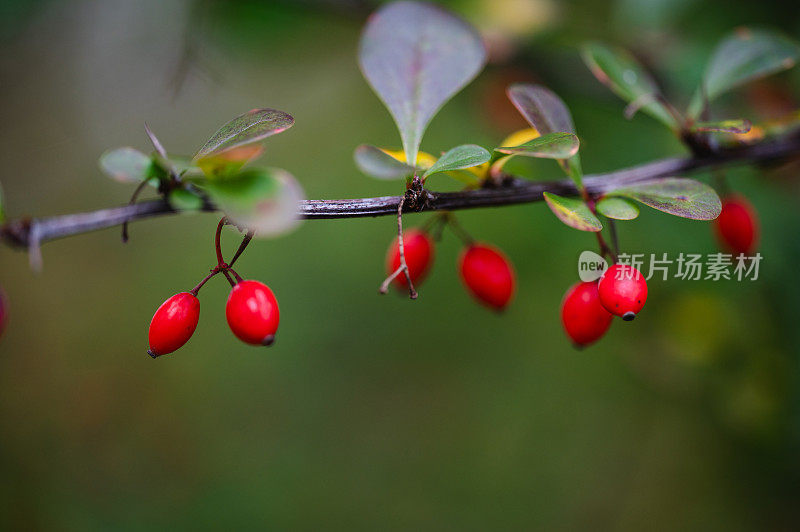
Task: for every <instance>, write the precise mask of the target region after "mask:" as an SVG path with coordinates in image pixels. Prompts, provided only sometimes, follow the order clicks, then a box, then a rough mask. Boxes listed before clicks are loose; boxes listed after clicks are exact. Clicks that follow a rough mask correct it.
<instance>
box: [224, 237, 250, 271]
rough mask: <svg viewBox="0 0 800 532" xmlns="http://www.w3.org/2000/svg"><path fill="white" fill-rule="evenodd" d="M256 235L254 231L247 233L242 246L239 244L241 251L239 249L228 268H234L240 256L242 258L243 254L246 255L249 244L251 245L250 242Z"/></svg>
mask: <svg viewBox="0 0 800 532" xmlns="http://www.w3.org/2000/svg"><path fill="white" fill-rule="evenodd" d="M254 234H255V233H254V232H253V231H248V232H247V233H246V234H245V235H244V238H242V243H241V244H239V249H237V250H236V253H235V254H234V255H233V258H232V259H231V261H230V262H229V263H228V266H229V267H230V266H233V263H234V262H236V259H238V258H239V256H240V255H241V254H242V253H244V250H245V249H246V248H247V244H249V243H250V241H251V240H252V239H253V235H254Z"/></svg>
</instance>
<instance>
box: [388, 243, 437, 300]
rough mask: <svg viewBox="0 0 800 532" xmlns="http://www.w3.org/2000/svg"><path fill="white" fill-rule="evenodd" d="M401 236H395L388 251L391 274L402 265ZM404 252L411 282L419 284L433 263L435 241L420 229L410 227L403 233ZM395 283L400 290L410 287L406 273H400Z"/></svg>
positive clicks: (389, 273)
mask: <svg viewBox="0 0 800 532" xmlns="http://www.w3.org/2000/svg"><path fill="white" fill-rule="evenodd" d="M399 241H400V238H395V239H394V241H392V244H391V245H390V246H389V251H388V252H387V253H386V274H387V275H391V274H392V273H394V272H395V271H396V270H397V268H399V267H400V246H398V242H399ZM403 254H404V255H405V257H406V266H408V274H409V276H410V277H411V282H412V283H414V284H418V283H420V282H422V280H423V279H424V278H425V275H427V273H428V270H429V269H430V267H431V264H433V242H432V241H431V239H430V237H429V236H428V235H427V234H426V233H425V232H424V231H420V230H419V229H409V230H408V231H406V232H405V233H403ZM394 285H395V286H396V287H397V288H398V289H400V290H404V289H405V290H407V289H408V281H407V280H406V276H405V275H402V274H401V275H398V276H397V277H395V279H394Z"/></svg>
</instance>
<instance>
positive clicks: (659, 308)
mask: <svg viewBox="0 0 800 532" xmlns="http://www.w3.org/2000/svg"><path fill="white" fill-rule="evenodd" d="M449 5H451V6H452V7H453V9H454V10H455V11H457V12H458V13H460V14H461V15H463V16H465V17H467V18H469V19H470V20H472V21H473V22H474V23H476V24H478V25H479V26H480V27H481V29H482V31H484V33H485V34H486V35H487V39H488V40H489V41H490V42H491V43H492V50H493V57H494V63H493V64H492V65H490V66H489V67H488V68H487V70H486V71H485V72H484V73H483V74H482V75H481V76H480V77H479V78H478V80H477V81H475V82H474V83H473V84H471V85H470V86H469V87H468V88H467V89H466V90H465V91H464V92H463V93H461V94H459V95H458V96H457V97H456V98H455V99H454V100H453V101H452V102H451V103H449V104H448V105H447V106H446V107H445V108H444V109H443V110H442V111H441V112H440V113H439V115H438V116H437V118H436V119H435V120H434V122H433V124H432V126H431V128H430V129H429V131H428V133H427V135H426V137H425V139H424V141H423V149H426V150H427V151H431V152H438V151H440V150H443V149H447V148H449V147H452V146H454V145H457V144H461V143H467V142H475V143H478V144H482V145H484V146H488V147H491V146H494V145H496V143H497V142H498V141H499V140H500V139H502V138H503V137H504V136H505V134H506V133H508V132H510V131H512V130H513V129H516V128H518V127H521V126H522V125H523V123H522V122H521V119H520V118H519V117H517V116H516V114H515V112H514V110H513V108H512V107H511V106H510V104H508V103H507V102H506V100H505V96H504V93H503V90H504V87H505V85H506V84H507V83H509V82H512V81H528V80H531V81H537V82H541V83H544V84H546V85H548V86H550V87H551V88H552V89H554V90H555V91H556V92H557V93H559V94H560V95H561V96H562V97H563V98H564V100H565V101H566V102H567V104H568V105H569V106H570V107H571V109H572V112H573V115H574V118H575V122H576V125H577V128H578V131H579V134H580V135H581V140H582V148H581V149H582V154H583V155H582V159H583V162H584V168H585V169H586V171H587V172H599V171H607V170H612V169H615V168H619V167H622V166H627V165H633V164H636V163H639V162H645V161H648V160H650V159H653V158H658V157H664V156H669V155H676V154H681V153H683V148H682V147H681V146H680V145H679V144H678V143H677V142H676V141H675V140H674V139H673V138H671V136H670V134H669V133H668V132H666V131H665V130H663V129H662V127H661V126H660V125H659V124H658V123H656V122H655V121H653V120H651V119H650V118H649V117H646V116H637V117H636V118H634V120H632V121H630V122H629V121H626V120H625V119H624V118H623V116H622V108H623V105H624V104H623V103H622V102H621V101H619V100H617V99H616V98H615V97H614V96H613V95H611V94H610V93H609V92H608V91H607V90H606V89H605V88H604V87H602V86H601V85H599V84H598V83H597V82H596V81H595V80H594V78H592V76H591V75H590V73H589V72H588V70H587V69H586V68H585V67H584V66H583V64H582V63H581V62H580V59H579V57H578V53H577V45H578V44H580V43H581V42H582V41H584V40H586V39H591V38H600V39H604V40H608V41H610V42H612V43H616V44H622V45H625V46H629V47H631V48H633V49H634V50H635V51H636V52H637V54H638V56H639V57H640V58H641V59H642V60H643V61H645V62H646V63H647V64H649V65H650V66H651V67H652V68H653V69H654V70H655V72H656V74H657V76H658V77H659V79H660V80H661V81H662V83H663V85H664V86H665V87H666V88H667V92H668V93H669V94H671V95H674V96H675V99H676V100H677V102H678V103H679V104H680V105H681V106H685V104H686V103H687V102H688V96H689V95H690V94H691V91H692V89H693V88H694V86H695V85H696V84H697V82H698V80H699V77H700V73H701V71H702V68H703V66H704V61H705V59H706V58H707V57H708V56H709V54H710V51H711V49H712V47H713V45H714V43H715V42H716V41H717V40H718V39H719V38H720V37H722V36H723V35H724V34H726V33H727V32H728V31H730V30H731V29H732V28H734V27H736V26H738V25H741V24H755V25H769V26H773V27H777V28H779V29H782V30H784V31H785V32H787V33H789V34H790V35H794V36H798V34H800V19H799V18H798V15H799V14H800V13H798V11H797V9H796V8H791V9H789V10H788V11H787V7H786V5H785V4H784V3H781V2H769V1H761V2H745V1H741V0H740V1H702V2H701V1H697V2H690V1H688V0H647V1H639V0H619V1H616V2H608V3H606V2H597V1H594V0H575V1H572V2H556V0H495V1H491V2H490V1H489V0H470V1H462V2H451V3H449ZM372 7H373V6H371V4H370V2H363V1H358V0H350V1H347V0H342V1H335V0H320V1H316V2H315V1H310V0H305V1H297V2H261V1H256V0H247V1H245V0H239V1H222V0H218V1H211V2H199V3H191V2H185V1H183V2H182V1H156V0H150V1H138V2H131V1H127V2H126V1H121V0H112V1H103V2H100V1H72V2H56V1H52V2H41V1H16V2H14V1H9V2H5V3H3V6H2V8H0V43H2V48H0V76H1V78H0V79H2V83H0V101H2V105H0V117H1V118H0V123H2V126H0V161H2V166H3V171H2V178H0V180H2V185H3V188H4V190H5V196H6V204H7V210H8V212H9V214H10V215H11V216H21V215H26V214H30V215H34V216H46V215H51V214H57V213H68V212H74V211H85V210H91V209H95V208H101V207H106V206H111V205H118V204H122V203H124V202H126V201H127V199H128V197H129V195H130V193H131V192H132V190H131V189H130V187H126V186H123V185H120V184H118V183H115V182H112V181H110V180H107V179H105V178H104V177H102V176H101V174H100V172H99V170H98V169H97V164H96V160H97V157H98V156H99V155H100V154H101V153H102V152H103V151H104V150H105V149H107V148H110V147H116V146H120V145H131V146H134V147H136V148H139V149H142V150H145V151H149V150H150V147H149V145H148V144H147V142H146V137H145V135H144V132H143V127H142V126H143V123H144V122H145V121H147V123H148V124H149V125H150V126H151V128H152V129H153V130H154V131H155V132H156V133H157V134H158V136H159V137H160V139H161V141H162V142H163V143H164V144H165V145H166V148H167V150H168V151H171V152H173V153H186V154H190V153H192V152H193V151H194V150H195V149H196V148H197V147H198V146H199V145H201V144H202V143H203V142H204V141H205V139H206V138H207V137H208V136H209V135H210V134H211V133H212V132H213V131H214V130H215V129H216V128H217V127H218V126H219V125H221V124H222V123H224V122H225V121H227V120H228V119H230V118H232V117H234V116H236V115H238V114H240V113H242V112H244V111H246V110H248V109H251V108H253V107H274V108H278V109H282V110H286V111H288V112H290V113H291V114H293V115H294V116H295V119H296V121H297V123H296V125H295V127H294V128H292V129H291V130H290V131H288V132H287V133H285V134H282V135H279V136H277V137H274V138H271V139H269V141H268V142H267V145H266V148H267V151H266V154H265V156H264V158H263V161H264V162H265V163H266V164H269V165H271V166H278V167H282V168H286V169H289V170H290V171H291V172H292V173H293V174H294V175H295V176H296V177H298V179H299V180H300V182H301V183H302V184H303V186H304V187H305V190H306V193H307V194H308V196H309V197H310V198H340V197H359V196H374V195H385V194H396V193H399V192H400V190H399V189H398V187H402V185H401V184H399V183H387V182H380V181H374V180H370V179H369V178H367V177H364V176H362V175H360V174H359V172H358V171H357V169H356V168H355V165H354V163H353V161H352V150H353V148H354V147H355V146H356V145H358V144H360V143H365V142H366V143H372V144H376V145H386V146H396V145H398V144H399V138H398V135H397V133H396V131H395V129H394V125H393V123H392V122H391V119H390V117H389V115H388V113H387V112H386V111H385V110H384V109H383V108H382V106H381V104H380V102H379V101H378V99H377V98H376V97H375V96H374V95H373V94H372V93H371V91H370V89H369V88H368V86H367V84H366V83H365V82H364V80H363V79H362V77H361V75H360V73H359V71H358V67H357V63H356V53H355V52H356V47H357V42H358V37H359V32H360V29H361V26H362V24H363V21H364V19H365V16H366V13H368V12H369V11H370V10H371V9H372ZM798 87H800V77H798V73H797V72H789V73H787V74H784V75H781V76H777V77H775V78H770V79H769V81H767V82H762V83H759V84H758V85H756V86H751V87H749V88H747V89H745V90H740V91H737V92H736V93H735V94H733V95H731V96H730V97H728V98H726V99H724V100H722V101H721V102H720V105H718V106H717V107H716V109H717V111H718V112H719V113H720V115H724V114H725V111H726V110H727V111H730V112H732V113H739V114H741V115H743V116H747V117H749V118H751V119H754V120H758V119H759V118H769V117H774V116H777V115H779V114H781V113H782V112H784V111H785V110H787V109H792V108H794V107H796V100H797V96H798ZM737 116H738V115H737ZM518 170H519V171H520V172H525V173H527V175H529V176H530V177H531V178H532V179H552V178H557V177H559V176H558V169H557V168H556V166H555V165H553V164H546V163H544V162H539V163H536V164H533V163H520V166H519V167H518ZM797 170H798V169H797V167H796V166H795V167H793V168H791V167H790V168H788V169H778V170H776V171H770V172H769V173H766V172H765V171H763V170H753V169H737V170H732V171H730V172H728V176H729V181H730V183H731V184H732V186H733V187H734V188H736V189H737V190H739V191H741V192H743V193H745V194H746V195H748V196H749V197H750V199H751V200H752V202H753V203H754V204H755V205H756V207H757V208H758V209H759V212H760V215H761V221H762V228H763V231H762V245H761V253H762V254H763V256H764V260H763V262H762V264H761V273H760V278H759V280H758V281H756V282H743V283H737V282H735V281H728V282H724V281H723V282H716V283H711V282H689V281H680V280H670V281H669V282H663V281H660V280H652V281H651V282H650V296H649V301H648V305H647V307H646V308H645V311H644V312H643V313H642V314H641V316H640V317H639V318H637V320H636V321H635V322H633V323H630V324H628V323H623V322H621V321H615V323H614V324H613V326H612V328H611V330H610V332H609V334H608V335H607V337H606V338H605V339H604V340H602V341H601V342H600V343H599V344H597V345H596V346H593V347H591V348H589V349H586V350H584V351H576V350H574V349H573V348H572V347H570V345H569V343H568V341H567V340H566V338H565V336H564V335H563V333H562V331H561V325H560V321H559V312H558V308H559V303H560V300H561V297H562V295H563V293H564V292H565V290H566V289H567V288H568V287H569V286H570V285H571V284H572V283H573V282H575V281H576V278H577V272H576V262H577V257H578V255H579V253H580V252H581V251H582V250H584V249H594V248H595V242H594V238H593V237H592V236H591V235H587V234H583V233H579V232H577V231H573V230H570V229H568V228H566V227H565V226H563V225H562V224H560V223H559V222H558V221H557V220H556V219H555V218H554V217H553V216H552V215H551V214H550V212H549V211H548V210H547V209H546V207H544V206H543V205H542V204H534V205H525V206H518V207H509V208H502V209H481V210H476V211H469V212H463V213H461V214H459V219H460V221H461V222H462V224H463V225H464V226H465V227H466V228H467V229H468V230H469V231H470V232H471V233H472V234H473V235H474V236H475V237H477V238H479V239H481V240H486V241H489V242H493V243H495V244H497V245H499V246H500V247H501V248H503V249H504V250H505V251H506V253H507V254H508V255H509V256H510V257H511V258H512V260H513V261H514V264H515V266H516V269H517V273H518V277H519V290H518V294H517V298H516V301H515V302H514V303H513V304H512V306H511V307H510V308H509V309H508V311H507V312H506V313H505V314H504V315H502V316H497V315H495V314H494V313H491V312H489V311H487V310H485V309H484V308H482V307H479V306H478V305H476V304H474V303H473V302H472V301H471V300H470V298H469V296H468V295H467V294H466V293H465V291H464V290H463V289H462V287H461V286H460V282H459V280H458V277H457V275H456V267H455V264H456V260H457V256H458V253H459V243H458V242H457V241H456V239H455V238H453V237H452V236H451V235H450V234H448V233H445V238H444V240H443V241H442V242H441V244H440V245H439V246H438V248H437V259H436V260H437V263H436V265H435V267H434V270H433V272H432V274H431V275H430V277H429V279H428V280H427V281H426V282H425V284H424V285H423V286H422V289H421V295H420V298H419V300H417V301H416V302H410V301H408V300H407V299H405V298H403V297H401V296H399V295H397V294H392V295H390V296H387V297H379V296H378V295H377V287H378V284H379V283H380V281H381V280H382V277H383V267H384V265H383V261H384V253H385V250H386V247H387V246H388V243H389V242H390V240H391V238H392V234H393V231H394V220H393V219H392V218H391V217H386V218H378V219H374V220H373V219H367V220H345V221H327V222H319V221H315V222H307V223H305V224H303V225H302V226H301V227H300V228H299V229H298V230H297V231H295V232H294V233H291V234H289V235H287V236H285V237H282V238H279V239H276V240H270V241H258V242H255V243H254V244H253V245H251V247H250V249H248V251H247V253H246V254H245V255H244V256H243V258H242V259H241V261H240V264H239V267H238V270H239V272H240V273H242V274H243V275H245V276H248V277H252V278H257V279H260V280H262V281H264V282H266V283H268V284H269V285H270V286H271V287H272V288H273V290H274V291H275V293H276V295H277V297H278V298H279V301H280V304H281V313H282V323H281V329H280V331H279V334H278V339H277V343H276V345H275V347H273V348H271V349H268V350H265V349H256V348H252V347H248V346H246V345H244V344H242V343H240V342H238V341H237V340H236V339H235V338H234V337H233V335H232V334H231V333H230V331H229V330H228V328H227V325H226V323H225V318H224V304H225V298H226V294H227V285H226V284H225V283H224V282H223V280H222V279H215V280H214V281H213V282H211V283H209V285H207V287H206V288H204V289H203V291H202V293H201V318H200V326H199V327H198V330H197V332H196V333H195V335H194V337H193V338H192V340H191V341H190V342H189V343H188V344H187V345H186V346H185V347H184V348H183V349H181V350H180V351H178V352H176V353H175V354H174V355H171V356H168V357H164V358H161V359H159V360H157V361H153V360H151V359H150V357H148V356H147V355H146V354H145V349H146V347H147V346H146V343H147V327H148V324H149V321H150V318H151V317H152V314H153V312H154V311H155V309H156V308H157V306H158V305H159V304H160V303H161V302H162V301H163V300H164V299H166V298H167V297H168V296H170V295H172V294H174V293H176V292H178V291H183V290H188V289H189V288H191V287H192V286H193V285H194V284H195V283H196V282H197V280H199V279H200V278H201V277H202V276H203V275H204V274H205V272H206V271H207V270H208V269H209V268H210V267H212V266H213V265H214V254H213V231H214V227H215V225H216V222H217V218H216V217H215V216H214V215H183V216H177V217H169V218H161V219H153V220H149V221H145V222H141V223H136V224H133V225H132V227H131V241H130V242H129V243H128V244H127V245H122V244H121V243H120V238H119V232H118V231H117V230H107V231H102V232H98V233H93V234H89V235H84V236H80V237H75V238H69V239H66V240H61V241H57V242H53V243H49V244H47V245H46V246H45V247H44V249H43V252H44V260H45V266H44V271H43V272H42V273H41V274H40V275H35V274H33V273H32V272H31V271H30V270H29V268H28V265H27V257H26V256H25V254H24V253H16V252H13V251H11V250H8V249H2V250H0V261H2V262H0V264H1V265H2V266H1V267H0V284H2V286H3V288H4V289H5V291H6V292H7V295H8V298H9V302H10V307H11V309H10V311H11V315H10V321H9V324H8V328H7V330H6V333H5V335H4V337H3V338H2V341H0V471H2V474H1V475H0V490H1V491H0V526H2V527H3V528H5V529H16V530H35V529H48V530H53V529H55V530H109V529H113V530H137V529H145V528H171V529H187V530H198V529H217V528H222V527H225V528H229V529H230V528H239V529H249V528H262V529H263V528H266V529H270V530H333V529H349V530H521V529H523V530H529V529H545V530H554V529H555V530H559V529H570V530H583V529H587V530H642V529H648V530H676V529H682V530H791V529H796V528H797V527H798V526H800V510H798V505H797V501H798V497H800V458H799V456H800V454H798V453H799V452H800V445H798V444H800V416H799V415H800V382H799V381H798V379H799V377H800V371H798V370H799V369H800V367H799V366H798V353H800V329H799V328H798V326H797V302H798V301H800V287H799V286H798V283H797V282H796V279H797V277H796V272H797V264H798V263H800V241H798V239H797V234H798V230H799V229H800V209H798V205H797V203H798V187H797V181H796V180H797V175H798V172H797ZM705 177H707V176H702V175H701V178H705ZM445 180H446V178H445V177H437V178H436V179H435V182H432V183H430V186H431V188H434V189H443V188H453V187H454V186H455V185H454V184H451V183H447V182H445ZM424 219H426V216H422V215H414V216H408V217H407V220H406V223H407V224H409V225H412V224H416V223H421V222H422V221H423V220H424ZM710 229H711V228H710V227H709V226H708V224H706V223H702V222H694V221H688V220H682V219H678V218H674V217H670V216H667V215H664V214H661V213H658V212H656V211H652V210H650V209H645V210H643V211H642V216H641V217H640V218H639V219H638V220H636V221H635V222H628V223H622V224H620V237H621V243H622V246H623V248H624V249H625V250H626V251H628V252H631V253H634V252H636V253H652V252H658V253H662V252H667V253H668V254H669V255H670V256H675V255H677V254H678V253H680V252H694V253H709V252H714V251H715V250H716V248H715V243H714V241H713V238H712V235H711V230H710ZM225 238H226V242H225V245H226V249H227V250H228V253H230V252H232V251H233V249H235V246H236V242H237V237H236V234H235V233H234V232H233V231H227V232H226V234H225Z"/></svg>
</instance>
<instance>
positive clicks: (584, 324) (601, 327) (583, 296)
mask: <svg viewBox="0 0 800 532" xmlns="http://www.w3.org/2000/svg"><path fill="white" fill-rule="evenodd" d="M613 319H614V315H613V314H611V313H610V312H609V311H607V310H606V309H605V307H604V306H603V305H602V304H601V303H600V296H599V295H598V293H597V281H592V282H584V283H577V284H575V285H573V286H572V287H571V288H570V289H569V290H567V293H566V294H565V295H564V300H563V301H562V302H561V324H562V325H563V326H564V332H566V333H567V336H569V337H570V339H571V340H572V342H573V343H574V344H575V345H576V346H578V347H584V346H587V345H589V344H591V343H594V342H596V341H597V340H599V339H600V338H602V337H603V335H604V334H605V333H606V331H607V330H608V328H609V327H610V326H611V321H612V320H613Z"/></svg>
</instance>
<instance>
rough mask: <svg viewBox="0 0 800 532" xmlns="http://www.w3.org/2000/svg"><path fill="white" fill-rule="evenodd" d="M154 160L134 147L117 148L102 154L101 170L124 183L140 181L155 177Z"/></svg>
mask: <svg viewBox="0 0 800 532" xmlns="http://www.w3.org/2000/svg"><path fill="white" fill-rule="evenodd" d="M152 167H153V160H152V159H151V158H150V157H148V156H147V155H145V154H144V153H142V152H140V151H139V150H136V149H133V148H116V149H113V150H109V151H107V152H105V153H103V155H101V156H100V170H102V171H103V173H104V174H106V175H107V176H108V177H110V178H112V179H116V180H117V181H120V182H122V183H139V182H141V181H142V180H144V179H148V178H150V177H153V173H152V172H153V169H152Z"/></svg>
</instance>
